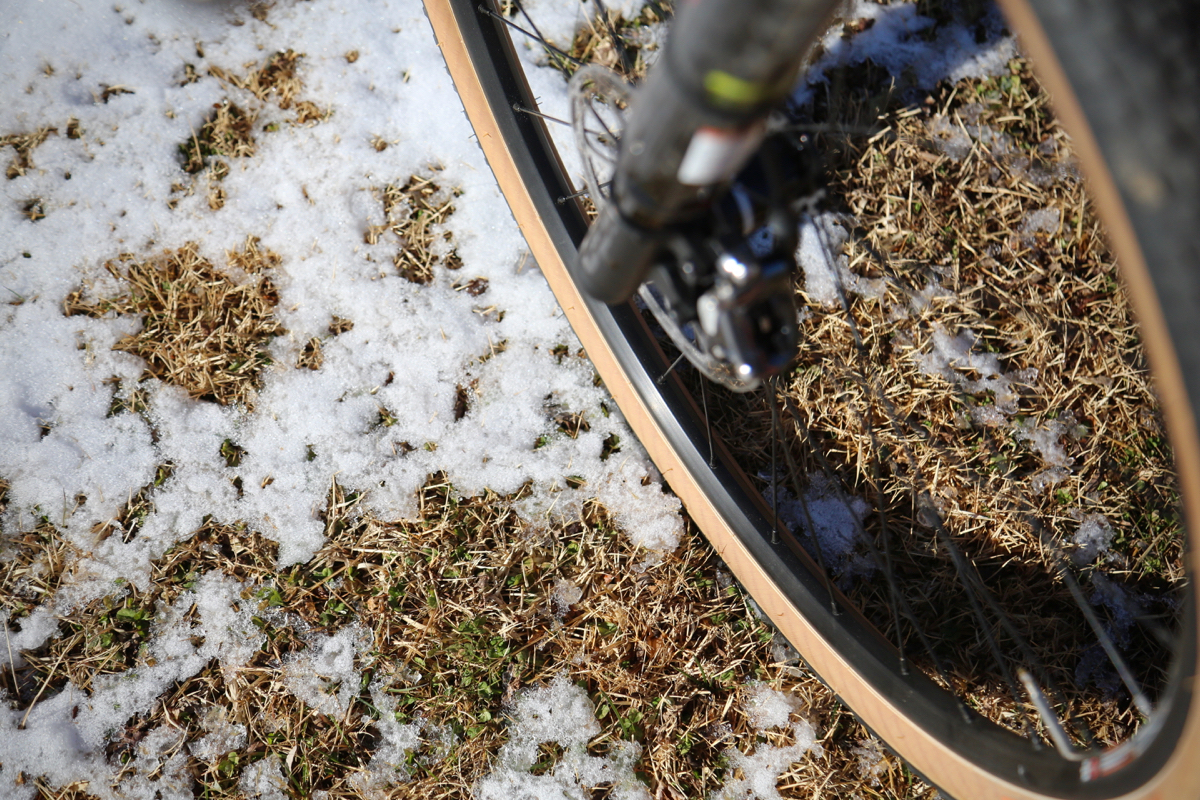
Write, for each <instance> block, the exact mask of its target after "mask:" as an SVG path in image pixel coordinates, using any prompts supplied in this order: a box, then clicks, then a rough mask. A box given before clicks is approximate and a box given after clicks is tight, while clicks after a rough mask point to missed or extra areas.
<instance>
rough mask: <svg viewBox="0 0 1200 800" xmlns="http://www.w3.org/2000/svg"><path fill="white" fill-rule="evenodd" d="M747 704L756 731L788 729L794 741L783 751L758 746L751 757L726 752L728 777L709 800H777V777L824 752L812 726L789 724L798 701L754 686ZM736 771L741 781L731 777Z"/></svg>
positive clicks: (772, 746) (774, 747) (731, 749)
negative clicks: (738, 772)
mask: <svg viewBox="0 0 1200 800" xmlns="http://www.w3.org/2000/svg"><path fill="white" fill-rule="evenodd" d="M747 702H748V705H747V708H746V711H747V713H748V715H749V716H750V718H751V724H753V725H754V727H755V729H756V730H759V731H764V730H768V729H770V728H782V727H788V728H790V730H791V734H792V736H793V737H794V741H793V742H792V744H790V745H787V746H784V747H779V746H776V745H770V744H759V745H758V746H757V747H756V748H755V750H754V754H753V755H746V754H745V753H743V752H741V751H740V750H738V749H736V748H732V747H731V748H729V749H728V750H726V751H725V758H726V760H727V762H728V773H727V775H728V777H726V779H725V783H724V784H723V785H722V786H721V787H720V788H719V789H716V790H715V791H713V792H712V794H710V795H709V800H779V798H780V797H781V796H780V794H779V790H778V788H777V787H776V784H777V783H778V782H779V776H780V775H782V774H783V773H784V772H786V771H787V770H788V768H789V767H791V765H792V764H794V763H796V762H797V761H800V760H801V759H803V758H804V757H805V756H806V755H807V754H809V753H813V754H814V755H817V756H819V755H821V753H822V752H823V750H822V748H821V745H820V744H818V743H817V735H816V729H815V728H814V727H813V724H812V723H811V722H809V721H808V720H799V721H797V722H790V723H789V715H790V714H791V710H794V709H795V708H797V707H798V706H799V700H798V699H797V698H795V697H793V696H791V695H788V694H786V693H784V692H777V691H775V690H773V689H770V688H768V687H766V686H756V687H755V688H754V690H753V691H752V692H751V694H750V695H749V696H748V701H747ZM787 709H791V710H787ZM739 769H740V770H741V771H742V775H743V777H741V778H735V777H733V775H734V772H735V770H739Z"/></svg>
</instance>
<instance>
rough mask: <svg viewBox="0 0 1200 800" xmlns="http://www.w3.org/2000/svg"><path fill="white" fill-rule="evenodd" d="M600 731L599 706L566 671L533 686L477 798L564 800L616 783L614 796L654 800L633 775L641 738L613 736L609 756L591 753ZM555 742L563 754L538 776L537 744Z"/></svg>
mask: <svg viewBox="0 0 1200 800" xmlns="http://www.w3.org/2000/svg"><path fill="white" fill-rule="evenodd" d="M599 733H600V724H599V723H598V722H597V721H596V712H595V708H594V707H593V706H592V702H591V700H589V699H588V696H587V692H585V691H584V690H583V689H581V688H579V687H578V686H576V685H575V684H573V683H571V681H570V680H569V679H568V678H567V677H566V676H565V675H563V674H560V675H558V676H557V677H555V678H554V680H552V681H551V682H550V684H549V685H548V686H543V687H538V688H535V689H528V690H526V691H525V692H524V693H522V695H521V696H520V697H519V698H518V700H517V703H516V708H515V709H514V711H513V721H512V723H511V724H510V726H509V739H508V742H506V743H505V745H504V746H503V747H502V748H501V749H500V754H499V756H498V757H497V759H496V765H495V767H494V768H493V769H492V771H491V772H490V773H488V775H486V776H485V777H483V778H481V779H480V780H479V782H478V783H476V785H475V790H474V796H475V797H476V798H478V800H511V798H516V797H520V798H528V799H529V800H562V798H564V797H570V798H574V797H586V796H587V794H586V790H587V789H589V788H590V787H593V786H598V785H599V784H602V783H610V784H612V789H611V790H610V796H611V797H613V798H615V800H649V798H650V793H649V791H647V789H646V787H645V785H644V784H642V783H641V782H640V781H639V780H638V779H637V776H636V775H635V774H634V764H635V763H637V760H638V758H639V757H640V756H641V752H642V748H641V745H639V744H638V743H637V742H626V741H621V740H617V741H613V742H611V743H610V749H609V755H607V756H593V755H588V752H587V744H588V742H589V741H590V740H591V739H592V738H593V737H594V736H596V735H597V734H599ZM546 742H552V743H555V744H557V745H558V746H559V747H561V748H562V756H561V757H560V758H559V760H558V763H556V764H555V765H554V767H553V768H552V769H550V770H549V771H547V772H545V773H543V774H541V775H534V774H532V773H531V772H530V769H531V768H532V767H533V766H534V764H535V763H536V761H537V752H538V745H540V744H542V743H546Z"/></svg>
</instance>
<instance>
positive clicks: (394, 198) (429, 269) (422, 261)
mask: <svg viewBox="0 0 1200 800" xmlns="http://www.w3.org/2000/svg"><path fill="white" fill-rule="evenodd" d="M434 177H435V176H434V175H430V176H420V175H413V176H411V177H410V178H409V179H408V180H407V181H405V182H404V183H403V184H400V185H397V184H388V185H386V186H384V187H383V188H382V189H377V190H375V194H376V197H378V199H379V201H380V203H381V204H382V205H383V219H384V222H383V223H382V224H379V225H371V226H370V227H368V228H367V231H366V234H365V235H364V237H363V239H364V241H365V242H366V243H367V244H377V243H378V242H379V241H380V239H381V237H383V236H384V235H385V234H391V235H392V236H394V237H395V238H396V239H397V240H398V241H399V243H400V249H399V251H397V253H396V255H395V256H394V257H393V258H392V263H393V264H394V265H395V267H396V270H397V271H398V272H399V273H400V275H402V276H403V277H404V278H406V279H407V280H409V281H412V282H413V283H418V284H427V283H429V282H430V281H432V280H433V276H434V267H442V268H443V269H447V270H456V269H459V268H460V267H462V259H461V258H459V256H458V253H457V252H455V251H454V249H453V247H452V245H450V242H451V241H452V240H453V236H452V235H451V233H450V231H448V230H445V228H444V225H445V223H446V220H447V219H449V218H450V215H451V214H453V213H454V199H455V198H456V197H458V196H459V195H460V194H461V192H459V191H458V190H456V189H455V190H447V189H443V188H441V187H440V186H438V184H436V183H434ZM483 285H484V286H486V283H485V284H483ZM468 288H469V289H470V287H468ZM479 288H480V285H478V284H477V285H475V287H474V289H471V291H475V290H477V289H479ZM479 293H480V294H482V291H480V292H479Z"/></svg>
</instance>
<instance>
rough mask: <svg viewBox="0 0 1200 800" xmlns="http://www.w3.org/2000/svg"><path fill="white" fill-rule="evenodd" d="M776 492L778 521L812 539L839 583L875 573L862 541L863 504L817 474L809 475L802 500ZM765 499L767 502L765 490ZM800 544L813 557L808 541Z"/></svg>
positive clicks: (867, 510) (866, 511)
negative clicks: (814, 539) (777, 495)
mask: <svg viewBox="0 0 1200 800" xmlns="http://www.w3.org/2000/svg"><path fill="white" fill-rule="evenodd" d="M776 491H778V492H779V518H780V519H781V520H783V522H785V523H786V524H787V526H788V527H789V528H791V529H792V530H793V531H795V532H797V533H799V532H801V531H803V532H804V533H805V534H807V536H808V537H813V536H815V537H816V540H817V546H819V548H820V557H821V558H822V559H823V560H824V562H825V566H826V567H827V568H828V569H829V570H830V571H831V572H833V573H834V574H835V575H837V576H838V579H839V580H838V582H839V583H840V584H843V585H848V584H849V582H850V581H852V580H854V579H855V578H869V577H870V576H872V575H874V574H875V570H876V565H875V562H874V561H873V560H872V558H871V556H870V554H869V553H868V551H867V548H866V543H865V542H864V541H863V538H862V537H863V532H862V521H863V520H864V519H866V516H867V514H869V513H871V507H870V506H869V505H868V504H867V503H866V501H864V500H863V499H862V498H861V497H854V496H850V495H847V494H845V493H844V492H843V491H842V490H841V488H840V487H839V486H837V485H836V484H835V483H834V482H833V481H831V480H830V479H829V478H828V477H827V476H826V475H825V474H824V473H821V472H813V473H810V474H809V476H808V488H807V489H806V490H805V492H804V497H803V498H796V497H794V496H793V495H792V494H791V493H790V492H788V491H787V490H786V489H783V488H778V489H777V490H776ZM765 496H766V497H767V501H768V502H770V491H769V490H768V491H767V492H766V493H765ZM810 522H811V525H810ZM800 542H801V543H802V544H803V545H804V547H805V549H806V550H808V551H809V552H810V553H811V554H812V555H813V557H814V558H816V557H817V555H818V554H817V549H816V547H815V546H813V544H812V539H811V538H805V537H802V538H801V539H800Z"/></svg>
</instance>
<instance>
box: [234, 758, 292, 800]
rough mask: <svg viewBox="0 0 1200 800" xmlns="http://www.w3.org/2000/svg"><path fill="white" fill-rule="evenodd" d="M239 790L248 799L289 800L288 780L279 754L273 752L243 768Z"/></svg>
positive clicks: (239, 780)
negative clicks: (284, 774)
mask: <svg viewBox="0 0 1200 800" xmlns="http://www.w3.org/2000/svg"><path fill="white" fill-rule="evenodd" d="M238 792H240V793H241V794H242V796H243V797H246V798H247V799H248V800H287V798H288V794H287V780H286V779H285V778H284V777H283V764H282V762H281V760H280V758H279V756H277V755H275V754H274V753H271V754H269V755H267V756H266V758H263V759H262V760H260V761H255V762H254V763H253V764H251V765H249V766H248V767H246V768H245V769H243V770H242V776H241V778H239V779H238Z"/></svg>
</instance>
